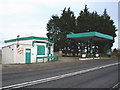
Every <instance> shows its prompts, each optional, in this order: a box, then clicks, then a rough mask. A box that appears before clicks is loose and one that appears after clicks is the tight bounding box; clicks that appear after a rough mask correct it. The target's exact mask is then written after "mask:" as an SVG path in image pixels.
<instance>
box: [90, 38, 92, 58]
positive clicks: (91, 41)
mask: <svg viewBox="0 0 120 90" xmlns="http://www.w3.org/2000/svg"><path fill="white" fill-rule="evenodd" d="M92 44H93V41H92V39H91V40H90V58H92V57H93V50H92Z"/></svg>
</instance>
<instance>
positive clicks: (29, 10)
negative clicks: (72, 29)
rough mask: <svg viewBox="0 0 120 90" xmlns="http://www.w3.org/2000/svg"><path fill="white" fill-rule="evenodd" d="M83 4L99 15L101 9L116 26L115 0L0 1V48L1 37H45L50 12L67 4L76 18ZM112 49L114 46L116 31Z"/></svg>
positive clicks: (54, 12)
mask: <svg viewBox="0 0 120 90" xmlns="http://www.w3.org/2000/svg"><path fill="white" fill-rule="evenodd" d="M85 4H87V6H88V8H89V11H90V12H93V11H97V12H98V14H99V15H101V14H102V13H103V11H104V9H105V8H106V9H107V13H108V14H109V15H110V17H111V19H112V20H113V21H114V24H115V26H116V28H117V29H118V0H114V2H113V0H106V2H104V0H0V48H1V47H3V46H4V45H5V44H4V40H8V39H14V38H16V37H17V35H20V37H27V36H38V37H47V36H46V33H47V30H46V24H47V22H48V20H50V18H51V16H52V15H59V16H60V14H61V13H62V10H63V9H64V8H65V7H66V8H68V7H70V8H71V10H72V11H74V14H75V16H76V17H77V16H78V15H79V13H80V11H81V10H83V9H84V7H85ZM116 34H117V37H116V38H115V43H114V44H113V47H112V48H118V32H116Z"/></svg>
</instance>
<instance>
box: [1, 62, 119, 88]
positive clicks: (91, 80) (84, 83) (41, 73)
mask: <svg viewBox="0 0 120 90" xmlns="http://www.w3.org/2000/svg"><path fill="white" fill-rule="evenodd" d="M116 62H118V60H96V61H94V62H92V61H91V62H86V63H83V64H80V62H77V63H74V64H71V65H66V66H62V65H61V67H56V68H48V69H43V70H41V69H40V70H34V71H26V72H18V73H9V74H3V75H2V76H3V77H2V78H3V80H2V81H3V83H2V85H3V87H5V86H10V85H15V84H19V83H24V82H28V81H33V80H39V79H43V78H48V77H52V76H56V75H61V74H66V73H71V72H76V71H81V70H85V69H89V68H94V67H98V66H102V65H107V64H112V63H116ZM118 70H119V69H118V66H117V65H116V66H111V67H108V68H103V69H99V70H95V71H91V72H88V73H84V74H79V75H75V76H72V77H68V78H63V79H60V80H55V81H50V82H46V83H42V84H37V85H31V86H27V87H25V88H111V87H113V86H114V85H115V84H117V83H118Z"/></svg>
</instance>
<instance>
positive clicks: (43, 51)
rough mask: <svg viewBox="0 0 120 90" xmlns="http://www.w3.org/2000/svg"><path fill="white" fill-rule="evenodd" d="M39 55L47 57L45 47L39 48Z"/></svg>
mask: <svg viewBox="0 0 120 90" xmlns="http://www.w3.org/2000/svg"><path fill="white" fill-rule="evenodd" d="M37 55H45V46H37Z"/></svg>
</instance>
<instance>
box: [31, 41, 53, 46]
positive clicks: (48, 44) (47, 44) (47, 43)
mask: <svg viewBox="0 0 120 90" xmlns="http://www.w3.org/2000/svg"><path fill="white" fill-rule="evenodd" d="M34 43H46V47H48V46H52V44H50V43H49V42H44V41H33V42H32V46H33V47H34Z"/></svg>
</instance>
